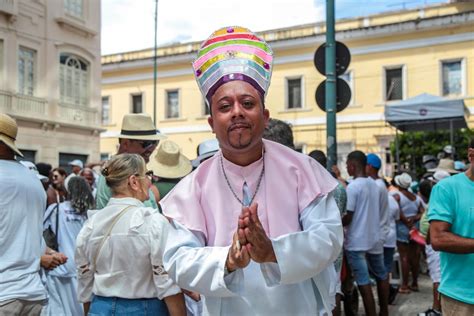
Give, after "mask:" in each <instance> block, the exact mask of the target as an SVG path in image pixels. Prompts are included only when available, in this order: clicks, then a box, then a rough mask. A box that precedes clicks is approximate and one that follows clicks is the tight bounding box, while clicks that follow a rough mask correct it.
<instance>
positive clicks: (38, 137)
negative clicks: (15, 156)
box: [0, 0, 101, 167]
mask: <svg viewBox="0 0 474 316" xmlns="http://www.w3.org/2000/svg"><path fill="white" fill-rule="evenodd" d="M100 81H101V56H100V1H87V0H0V112H2V113H7V114H8V115H10V116H12V117H14V118H15V119H16V121H17V123H18V128H19V131H18V137H17V142H16V143H17V146H18V147H19V148H20V150H21V151H22V152H23V153H24V154H25V159H27V160H30V161H33V162H46V163H50V164H51V165H52V166H53V167H55V166H58V165H62V166H65V165H67V162H68V161H70V160H72V159H80V160H82V161H83V162H91V161H98V160H99V158H100V157H99V155H100V154H99V145H100V137H99V134H100V131H101V129H100V100H101V94H100Z"/></svg>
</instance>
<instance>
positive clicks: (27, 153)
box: [16, 148, 36, 163]
mask: <svg viewBox="0 0 474 316" xmlns="http://www.w3.org/2000/svg"><path fill="white" fill-rule="evenodd" d="M19 149H20V151H21V153H22V154H23V157H20V156H17V157H16V158H17V160H18V161H21V160H26V161H31V162H32V163H35V162H36V150H29V149H21V148H19Z"/></svg>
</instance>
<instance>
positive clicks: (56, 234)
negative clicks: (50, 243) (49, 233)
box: [53, 202, 59, 244]
mask: <svg viewBox="0 0 474 316" xmlns="http://www.w3.org/2000/svg"><path fill="white" fill-rule="evenodd" d="M53 212H54V211H53ZM58 227H59V202H58V203H56V231H55V239H56V244H57V243H58Z"/></svg>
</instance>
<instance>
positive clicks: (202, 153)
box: [191, 138, 219, 168]
mask: <svg viewBox="0 0 474 316" xmlns="http://www.w3.org/2000/svg"><path fill="white" fill-rule="evenodd" d="M218 150H219V142H218V141H217V139H215V138H213V139H208V140H205V141H203V142H202V143H200V144H199V145H198V149H197V154H198V156H197V157H196V159H193V160H192V162H191V163H192V165H193V168H197V167H198V166H199V165H200V164H201V163H202V162H203V161H204V160H206V159H208V158H211V157H212V156H214V154H215V153H216V152H217V151H218Z"/></svg>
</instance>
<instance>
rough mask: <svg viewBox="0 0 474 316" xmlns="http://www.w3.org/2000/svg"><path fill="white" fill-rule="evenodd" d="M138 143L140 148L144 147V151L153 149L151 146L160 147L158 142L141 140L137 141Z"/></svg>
mask: <svg viewBox="0 0 474 316" xmlns="http://www.w3.org/2000/svg"><path fill="white" fill-rule="evenodd" d="M137 143H139V144H140V146H142V148H143V149H146V148H148V147H151V146H156V145H158V141H157V140H140V141H137Z"/></svg>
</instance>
